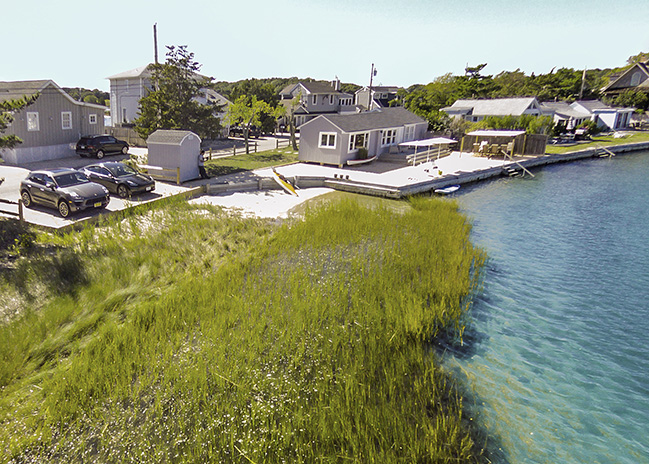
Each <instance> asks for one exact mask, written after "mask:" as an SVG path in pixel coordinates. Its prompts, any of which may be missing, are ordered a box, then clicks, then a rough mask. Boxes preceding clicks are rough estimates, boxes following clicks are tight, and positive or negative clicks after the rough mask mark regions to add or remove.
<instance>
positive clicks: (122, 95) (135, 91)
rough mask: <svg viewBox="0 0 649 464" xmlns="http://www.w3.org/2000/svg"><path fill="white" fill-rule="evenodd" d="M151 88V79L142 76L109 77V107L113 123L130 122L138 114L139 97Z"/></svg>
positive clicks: (143, 95)
mask: <svg viewBox="0 0 649 464" xmlns="http://www.w3.org/2000/svg"><path fill="white" fill-rule="evenodd" d="M151 88H152V85H151V80H150V79H148V78H144V77H132V78H128V79H126V78H123V79H111V80H110V108H111V116H112V118H113V124H132V123H133V121H135V119H136V118H137V117H138V116H139V112H140V99H141V98H143V97H145V96H146V95H147V94H148V92H149V90H150V89H151Z"/></svg>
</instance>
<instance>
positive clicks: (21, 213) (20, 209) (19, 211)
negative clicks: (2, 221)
mask: <svg viewBox="0 0 649 464" xmlns="http://www.w3.org/2000/svg"><path fill="white" fill-rule="evenodd" d="M0 204H7V205H17V206H18V208H17V211H15V212H14V211H7V210H5V209H4V208H3V209H2V210H0V213H2V214H6V215H8V216H16V217H18V219H20V220H21V221H24V220H25V214H24V210H23V201H22V200H18V201H11V200H5V199H3V198H0Z"/></svg>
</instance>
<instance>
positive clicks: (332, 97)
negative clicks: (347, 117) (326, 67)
mask: <svg viewBox="0 0 649 464" xmlns="http://www.w3.org/2000/svg"><path fill="white" fill-rule="evenodd" d="M279 96H280V103H281V104H283V105H285V106H288V105H290V102H291V101H292V100H293V99H294V98H295V97H298V96H299V97H300V103H299V106H298V107H297V108H296V109H295V111H294V115H295V124H296V125H297V126H301V125H302V124H304V123H305V122H307V121H310V120H312V119H314V118H316V117H318V116H320V115H321V114H347V113H356V112H357V108H356V106H355V105H354V96H353V95H351V94H348V93H345V92H341V90H340V80H338V79H336V80H335V81H333V82H331V83H328V82H298V83H297V84H289V85H287V86H286V87H284V88H283V89H282V90H281V91H280V93H279Z"/></svg>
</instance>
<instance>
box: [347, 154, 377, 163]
mask: <svg viewBox="0 0 649 464" xmlns="http://www.w3.org/2000/svg"><path fill="white" fill-rule="evenodd" d="M376 158H378V155H374V156H372V157H371V158H363V159H355V160H347V165H348V166H355V165H357V164H365V163H371V162H372V161H374V160H375V159H376Z"/></svg>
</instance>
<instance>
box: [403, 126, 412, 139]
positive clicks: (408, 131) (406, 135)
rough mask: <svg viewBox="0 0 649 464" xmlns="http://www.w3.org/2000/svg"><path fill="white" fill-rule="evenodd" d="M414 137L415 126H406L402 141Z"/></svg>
mask: <svg viewBox="0 0 649 464" xmlns="http://www.w3.org/2000/svg"><path fill="white" fill-rule="evenodd" d="M414 138H415V126H406V130H405V132H404V134H403V140H404V142H410V141H411V140H414Z"/></svg>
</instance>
